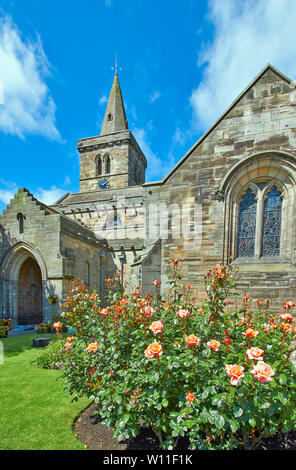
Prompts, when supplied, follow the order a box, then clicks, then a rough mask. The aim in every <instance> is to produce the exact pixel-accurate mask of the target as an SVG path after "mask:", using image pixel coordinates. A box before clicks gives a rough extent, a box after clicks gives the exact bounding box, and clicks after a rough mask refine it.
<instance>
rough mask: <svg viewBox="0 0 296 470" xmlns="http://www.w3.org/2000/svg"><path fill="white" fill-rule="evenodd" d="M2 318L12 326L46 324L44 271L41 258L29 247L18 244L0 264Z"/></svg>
mask: <svg viewBox="0 0 296 470" xmlns="http://www.w3.org/2000/svg"><path fill="white" fill-rule="evenodd" d="M0 276H1V277H2V279H3V281H4V282H3V291H2V295H3V306H4V310H3V313H4V316H6V317H9V318H11V319H12V323H13V326H19V325H31V324H38V323H41V322H43V321H45V314H46V304H45V289H46V286H47V269H46V264H45V262H44V260H43V257H42V255H41V254H40V253H39V251H38V250H37V249H36V248H35V247H34V246H33V245H31V244H29V243H25V242H18V243H16V244H15V245H14V246H12V247H11V249H10V250H9V251H8V252H7V254H6V256H5V257H4V259H3V260H2V262H1V264H0Z"/></svg>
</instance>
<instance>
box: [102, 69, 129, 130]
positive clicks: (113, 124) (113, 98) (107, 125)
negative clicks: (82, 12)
mask: <svg viewBox="0 0 296 470" xmlns="http://www.w3.org/2000/svg"><path fill="white" fill-rule="evenodd" d="M126 129H128V124H127V119H126V115H125V109H124V104H123V99H122V94H121V89H120V85H119V80H118V75H117V70H115V75H114V80H113V85H112V88H111V92H110V96H109V100H108V105H107V109H106V113H105V117H104V121H103V124H102V129H101V134H100V135H104V134H111V133H112V132H120V131H124V130H126Z"/></svg>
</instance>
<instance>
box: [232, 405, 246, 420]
mask: <svg viewBox="0 0 296 470" xmlns="http://www.w3.org/2000/svg"><path fill="white" fill-rule="evenodd" d="M243 413H244V410H243V409H242V408H239V407H238V408H236V409H235V410H234V414H233V415H234V417H235V418H240V417H241V416H242V415H243Z"/></svg>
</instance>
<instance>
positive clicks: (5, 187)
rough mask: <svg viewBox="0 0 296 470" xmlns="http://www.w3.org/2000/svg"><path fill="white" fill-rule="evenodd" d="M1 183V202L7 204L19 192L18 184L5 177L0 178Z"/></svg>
mask: <svg viewBox="0 0 296 470" xmlns="http://www.w3.org/2000/svg"><path fill="white" fill-rule="evenodd" d="M0 185H1V186H2V187H1V188H0V202H2V203H4V204H5V205H7V204H9V202H10V200H11V199H12V198H13V196H14V195H15V193H16V192H17V190H18V188H17V185H16V184H15V183H13V182H10V181H5V180H4V179H3V178H0Z"/></svg>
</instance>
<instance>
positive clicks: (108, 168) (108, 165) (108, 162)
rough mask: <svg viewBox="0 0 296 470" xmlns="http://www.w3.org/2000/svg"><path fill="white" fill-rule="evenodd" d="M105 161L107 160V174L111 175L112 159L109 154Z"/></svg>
mask: <svg viewBox="0 0 296 470" xmlns="http://www.w3.org/2000/svg"><path fill="white" fill-rule="evenodd" d="M104 160H105V173H106V174H109V173H111V158H110V155H109V154H108V153H107V154H106V155H105V157H104Z"/></svg>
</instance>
